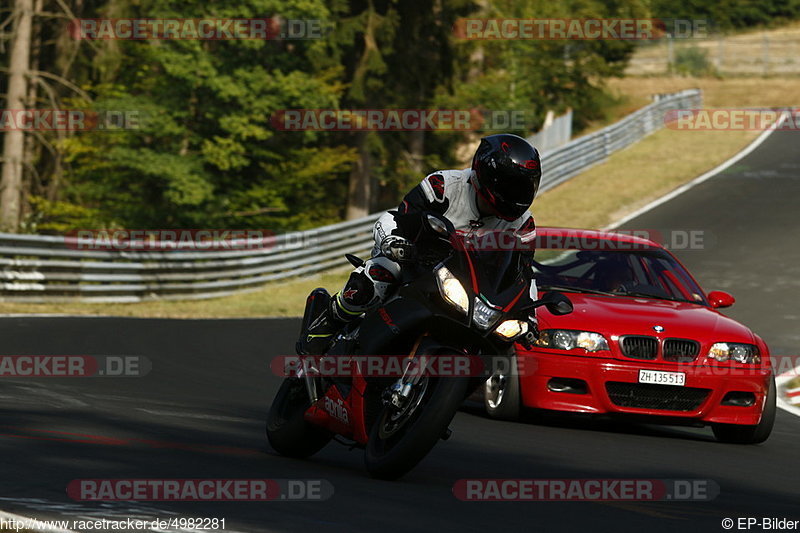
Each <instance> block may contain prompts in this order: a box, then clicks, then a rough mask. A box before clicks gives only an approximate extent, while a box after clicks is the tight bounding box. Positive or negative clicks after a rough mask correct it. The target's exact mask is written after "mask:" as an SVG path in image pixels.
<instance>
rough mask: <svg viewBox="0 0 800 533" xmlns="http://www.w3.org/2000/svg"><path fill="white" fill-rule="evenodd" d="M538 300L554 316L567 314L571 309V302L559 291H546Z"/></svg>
mask: <svg viewBox="0 0 800 533" xmlns="http://www.w3.org/2000/svg"><path fill="white" fill-rule="evenodd" d="M539 302H541V303H542V304H543V305H544V306H545V307H546V308H547V310H548V311H550V313H552V314H554V315H556V316H560V315H568V314H570V313H571V312H572V310H573V307H572V302H571V301H569V298H567V297H566V296H564V295H563V294H561V293H560V292H548V293H547V294H545V295H544V297H542V298H541V299H540V300H539Z"/></svg>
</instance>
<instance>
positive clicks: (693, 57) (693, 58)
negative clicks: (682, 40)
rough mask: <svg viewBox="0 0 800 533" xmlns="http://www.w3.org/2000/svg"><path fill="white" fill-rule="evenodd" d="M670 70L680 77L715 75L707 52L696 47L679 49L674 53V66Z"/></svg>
mask: <svg viewBox="0 0 800 533" xmlns="http://www.w3.org/2000/svg"><path fill="white" fill-rule="evenodd" d="M672 68H673V70H674V71H675V72H676V73H677V74H680V75H682V76H695V77H699V76H707V75H710V74H715V73H716V69H715V68H714V66H713V65H712V64H711V62H710V61H709V60H708V52H707V51H706V50H703V49H702V48H699V47H697V46H688V47H684V48H679V49H678V50H677V51H676V52H675V64H674V65H673V66H672Z"/></svg>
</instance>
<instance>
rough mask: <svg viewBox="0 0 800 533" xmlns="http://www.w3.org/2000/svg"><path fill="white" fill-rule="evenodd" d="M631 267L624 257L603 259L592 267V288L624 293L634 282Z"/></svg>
mask: <svg viewBox="0 0 800 533" xmlns="http://www.w3.org/2000/svg"><path fill="white" fill-rule="evenodd" d="M635 281H636V280H635V277H634V274H633V269H632V268H631V267H630V265H629V264H628V263H626V262H625V260H624V259H603V260H602V261H600V262H598V263H597V265H596V266H595V267H594V287H593V288H594V289H597V290H599V291H603V292H615V293H624V292H628V291H629V290H630V289H632V288H633V285H634V284H635Z"/></svg>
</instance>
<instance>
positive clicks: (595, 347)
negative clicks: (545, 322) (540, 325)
mask: <svg viewBox="0 0 800 533" xmlns="http://www.w3.org/2000/svg"><path fill="white" fill-rule="evenodd" d="M536 346H542V347H544V348H555V349H557V350H572V349H573V348H583V349H584V350H586V351H587V352H599V351H601V350H608V342H607V341H606V339H605V337H603V336H602V335H600V334H599V333H594V332H591V331H575V330H571V329H546V330H544V331H542V332H541V333H540V334H539V339H538V340H537V341H536Z"/></svg>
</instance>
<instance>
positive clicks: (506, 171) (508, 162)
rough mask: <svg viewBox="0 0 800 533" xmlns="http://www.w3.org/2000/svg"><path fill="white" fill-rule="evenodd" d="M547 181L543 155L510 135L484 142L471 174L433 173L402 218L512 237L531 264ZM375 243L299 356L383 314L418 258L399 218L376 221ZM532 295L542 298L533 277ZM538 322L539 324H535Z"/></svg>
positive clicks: (407, 202)
mask: <svg viewBox="0 0 800 533" xmlns="http://www.w3.org/2000/svg"><path fill="white" fill-rule="evenodd" d="M541 176H542V170H541V160H540V158H539V152H538V151H537V150H536V148H534V147H533V146H531V145H530V144H529V143H528V142H527V141H526V140H525V139H523V138H522V137H519V136H517V135H511V134H497V135H490V136H488V137H484V138H483V139H481V142H480V145H479V146H478V149H477V150H476V152H475V155H474V156H473V158H472V166H471V167H470V168H466V169H463V170H441V171H438V172H434V173H432V174H430V175H428V176H427V177H426V178H425V179H424V180H422V183H420V184H419V185H417V186H416V187H414V188H413V189H412V190H411V191H410V192H409V193H408V194H407V195H406V196H405V198H404V199H403V201H402V203H401V204H400V205H399V206H398V208H397V213H399V214H402V215H407V214H413V213H422V212H433V213H438V214H440V215H441V216H443V217H445V218H447V219H448V220H449V221H450V222H451V223H452V224H453V226H454V227H455V229H456V230H457V231H458V232H459V233H462V234H467V235H470V234H472V232H476V231H494V232H503V231H510V232H513V233H514V234H515V235H516V236H517V237H519V239H520V241H521V242H522V243H523V244H524V245H525V246H524V247H525V248H530V252H527V253H525V256H526V259H525V260H526V261H527V262H528V263H530V261H531V260H532V258H533V240H534V239H535V237H536V226H535V224H534V220H533V216H532V215H531V213H530V211H529V210H528V209H529V207H530V205H531V203H532V202H533V199H534V197H535V196H536V192H537V191H538V189H539V182H540V180H541ZM373 237H374V239H375V246H374V248H373V251H372V257H371V258H370V259H369V260H368V261H367V262H366V263H365V264H364V265H363V266H360V267H357V268H356V269H355V270H354V271H353V272H352V273H351V274H350V278H349V279H348V280H347V283H345V286H344V288H343V289H342V290H341V291H339V292H338V293H336V294H335V295H334V296H333V297H332V298H331V303H330V306H328V307H327V308H326V310H325V311H324V312H323V313H322V314H320V315H319V316H318V317H317V318H316V319H315V320H314V321H313V322H312V323H311V324H310V325H309V327H308V328H307V330H306V331H304V332H303V333H302V334H301V337H300V339H299V341H298V353H301V354H321V353H323V352H324V351H325V349H326V348H327V346H328V345H329V344H330V341H331V340H332V338H333V335H334V334H335V333H336V332H337V331H339V330H340V329H342V327H343V326H344V325H345V324H346V323H347V322H348V321H350V320H353V319H355V318H357V317H359V316H360V315H361V314H362V313H365V312H367V311H370V310H372V309H375V308H377V307H378V306H379V305H381V304H382V303H383V302H384V301H385V300H386V299H387V297H388V296H389V295H390V294H391V293H392V291H393V289H395V288H396V286H397V283H398V279H399V274H400V268H401V264H402V263H403V262H404V261H412V260H413V259H414V255H415V253H416V250H415V249H414V244H413V243H412V242H410V241H409V240H408V239H409V237H410V236H408V235H403V234H402V231H400V229H399V228H398V226H397V223H396V222H395V219H394V212H387V213H384V214H383V215H382V216H381V217H380V218H379V219H378V221H377V222H376V223H375V227H374V228H373ZM529 271H530V272H531V277H532V270H531V269H529ZM530 297H531V299H532V300H536V299H537V289H536V283H535V281H534V280H533V279H531V290H530ZM532 321H533V324H534V325H535V318H533V317H532ZM533 329H535V328H533Z"/></svg>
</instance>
